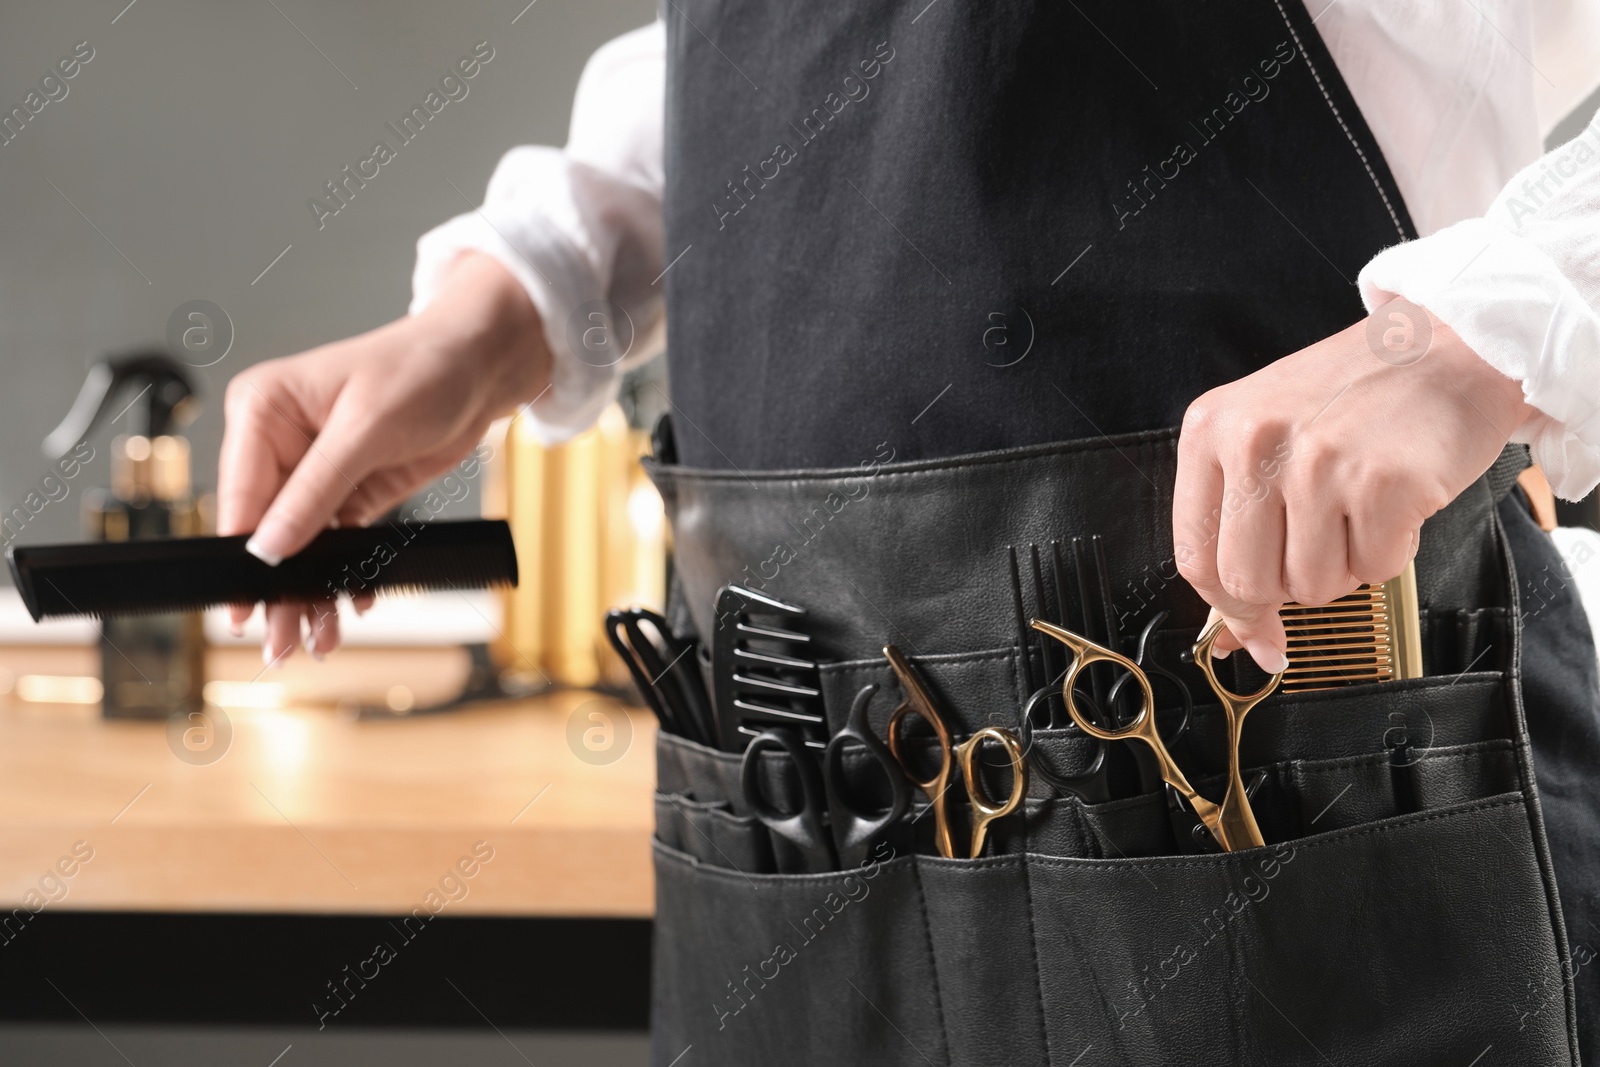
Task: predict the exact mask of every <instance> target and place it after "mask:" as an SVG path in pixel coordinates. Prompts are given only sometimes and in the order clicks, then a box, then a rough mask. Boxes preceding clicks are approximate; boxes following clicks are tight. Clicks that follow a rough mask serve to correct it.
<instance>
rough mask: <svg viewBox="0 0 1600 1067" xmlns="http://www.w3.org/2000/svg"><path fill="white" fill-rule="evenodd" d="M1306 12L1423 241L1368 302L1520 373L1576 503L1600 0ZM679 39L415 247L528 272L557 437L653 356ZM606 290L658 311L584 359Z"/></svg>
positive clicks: (607, 71)
mask: <svg viewBox="0 0 1600 1067" xmlns="http://www.w3.org/2000/svg"><path fill="white" fill-rule="evenodd" d="M1307 6H1308V8H1309V9H1310V11H1311V12H1312V14H1313V16H1314V18H1315V23H1316V27H1317V30H1318V32H1319V33H1320V34H1321V35H1322V38H1323V40H1324V42H1326V44H1327V46H1328V50H1329V52H1330V53H1331V54H1332V55H1333V58H1334V61H1335V63H1336V64H1337V65H1338V67H1339V72H1340V73H1341V74H1342V75H1343V77H1344V80H1345V83H1346V84H1347V85H1348V86H1349V88H1350V93H1351V95H1352V96H1354V97H1355V100H1356V103H1357V105H1359V106H1360V108H1361V112H1362V115H1363V117H1364V118H1365V119H1366V121H1367V125H1368V126H1369V127H1370V128H1371V130H1372V134H1373V136H1374V138H1376V140H1377V142H1378V146H1379V148H1381V149H1382V151H1383V154H1384V158H1385V160H1386V161H1387V162H1388V164H1389V169H1390V171H1391V172H1392V173H1393V174H1394V178H1395V181H1396V183H1397V184H1398V186H1399V188H1400V193H1401V195H1402V196H1403V197H1404V198H1405V202H1406V207H1407V208H1408V209H1409V211H1410V213H1411V218H1412V220H1413V221H1414V222H1415V224H1416V228H1417V232H1418V233H1419V234H1420V235H1421V236H1420V237H1419V239H1417V240H1415V241H1410V242H1407V243H1404V244H1400V245H1397V246H1395V247H1393V248H1389V249H1386V250H1384V251H1383V252H1380V253H1379V254H1378V255H1377V256H1375V257H1374V258H1373V260H1372V261H1371V262H1370V263H1368V264H1367V266H1366V267H1365V269H1363V270H1362V271H1361V275H1360V279H1359V284H1360V288H1361V295H1362V298H1363V300H1364V301H1365V302H1366V305H1367V307H1368V309H1369V310H1370V309H1372V308H1373V307H1376V306H1377V305H1379V304H1382V303H1384V302H1385V301H1386V300H1388V299H1389V298H1391V297H1392V296H1403V297H1405V298H1406V299H1408V300H1410V301H1412V302H1413V303H1416V304H1419V305H1421V306H1423V307H1426V308H1427V309H1428V310H1429V311H1431V312H1433V314H1435V315H1436V316H1438V317H1439V318H1440V319H1441V320H1443V321H1444V322H1446V323H1448V324H1449V325H1450V326H1451V327H1452V328H1453V329H1455V330H1456V332H1457V333H1458V334H1460V335H1461V337H1462V339H1463V340H1464V341H1466V343H1467V344H1468V345H1470V346H1471V347H1472V349H1473V350H1474V351H1476V352H1477V353H1478V354H1479V355H1480V356H1481V357H1482V358H1483V359H1484V360H1486V361H1487V362H1488V363H1489V364H1490V365H1491V366H1493V367H1495V368H1496V369H1498V370H1499V371H1501V372H1502V373H1504V374H1505V375H1507V376H1508V377H1510V378H1512V379H1515V380H1517V381H1520V382H1521V383H1522V385H1523V393H1524V396H1525V397H1526V399H1527V401H1528V403H1529V404H1530V405H1531V406H1532V407H1533V408H1535V409H1536V412H1535V414H1534V415H1533V416H1532V417H1531V418H1530V419H1529V420H1528V421H1527V422H1526V423H1524V424H1523V425H1522V426H1521V427H1518V428H1517V430H1516V432H1515V433H1514V434H1513V436H1512V439H1513V440H1516V441H1525V442H1527V443H1528V444H1530V445H1531V446H1532V449H1533V457H1534V460H1535V461H1536V462H1538V463H1539V464H1540V465H1541V466H1542V467H1543V468H1544V470H1545V473H1546V475H1547V476H1548V477H1549V479H1550V482H1551V485H1552V486H1553V487H1554V488H1555V490H1556V492H1557V493H1559V494H1561V495H1562V496H1564V497H1568V498H1570V499H1578V498H1579V497H1582V496H1583V495H1584V494H1586V493H1587V492H1588V491H1589V490H1590V489H1592V488H1594V486H1595V485H1596V484H1597V483H1600V117H1597V119H1596V120H1595V121H1593V122H1591V123H1590V125H1589V126H1588V128H1587V129H1586V130H1585V131H1584V132H1583V133H1582V134H1581V135H1579V136H1578V137H1577V138H1576V139H1575V140H1573V141H1572V142H1570V143H1568V144H1567V145H1565V146H1562V147H1561V148H1558V149H1556V150H1555V151H1553V152H1551V153H1549V155H1547V156H1544V157H1543V158H1541V157H1540V148H1541V145H1542V143H1543V138H1544V136H1545V135H1546V133H1547V132H1548V131H1549V130H1550V129H1551V128H1552V127H1553V126H1554V125H1555V123H1556V122H1558V121H1559V120H1560V119H1561V118H1562V117H1564V116H1565V115H1566V114H1567V113H1568V112H1569V111H1570V110H1571V109H1572V108H1573V107H1574V106H1576V105H1577V103H1578V102H1579V101H1581V100H1583V99H1584V98H1585V97H1586V96H1587V95H1588V94H1589V93H1590V92H1591V91H1592V90H1593V89H1594V88H1595V86H1596V85H1597V84H1600V0H1332V2H1329V0H1307ZM665 50H666V35H665V30H664V27H663V25H662V23H661V22H659V21H657V22H655V23H653V24H651V25H649V26H646V27H643V28H641V29H638V30H634V31H633V32H631V33H627V34H624V35H623V36H621V37H619V38H617V39H616V40H614V41H611V42H609V43H607V44H606V45H604V46H602V47H601V48H600V49H599V50H598V51H597V52H595V54H594V55H593V57H591V58H590V60H589V63H588V66H587V67H586V68H585V69H584V72H583V76H582V77H581V79H580V80H579V82H578V90H577V96H576V99H575V100H574V102H573V108H572V125H571V129H570V131H569V134H568V141H567V146H566V148H564V149H557V148H542V147H532V146H524V147H520V148H515V149H512V150H511V151H510V152H508V153H507V154H506V156H505V157H504V158H503V159H502V160H501V161H500V164H499V166H498V167H496V169H495V172H494V175H493V177H491V178H490V180H489V188H488V192H487V195H486V197H485V201H484V205H483V207H482V208H481V209H479V210H476V211H473V212H471V213H468V214H465V215H460V216H458V217H456V218H454V219H451V220H450V221H449V222H446V223H444V224H443V225H441V226H439V227H437V228H436V229H434V230H431V231H430V232H428V233H427V234H425V235H424V236H423V237H422V239H421V240H420V241H419V242H418V243H417V266H416V272H415V275H414V278H413V294H414V295H413V300H412V311H413V312H415V311H417V310H419V309H420V308H421V307H423V306H424V305H425V304H427V302H428V301H429V300H430V299H432V297H433V294H434V293H435V291H436V290H437V287H438V283H439V280H440V278H441V277H442V276H443V274H444V272H445V270H446V269H447V267H448V266H449V264H450V263H451V261H452V260H453V259H454V258H455V257H456V256H457V255H458V254H459V253H461V252H462V251H464V250H467V249H477V250H479V251H482V252H485V253H487V254H489V255H491V256H493V257H495V258H496V259H497V260H499V262H501V263H502V264H504V265H505V267H506V268H507V269H508V270H510V271H511V272H512V274H514V275H515V276H516V277H517V278H518V279H519V280H520V281H521V282H522V284H523V285H524V286H525V287H526V288H527V290H528V294H529V296H530V297H531V298H532V299H533V302H534V306H535V307H537V308H538V310H539V313H540V315H541V316H542V317H543V319H544V324H545V333H546V336H547V339H548V341H549V343H550V349H551V352H552V353H553V354H554V365H553V368H552V381H551V386H550V388H549V389H548V390H547V391H546V392H545V393H544V394H543V395H542V396H540V397H539V398H538V399H537V400H536V401H535V402H534V403H533V404H532V405H531V408H530V411H529V414H530V415H531V416H532V418H533V423H534V429H535V431H536V432H537V433H538V434H539V435H540V437H542V438H543V439H544V440H546V441H549V442H554V441H559V440H562V439H564V438H566V437H570V436H571V435H572V434H574V433H576V432H578V431H579V430H582V429H583V428H584V427H586V426H588V425H589V424H590V423H592V422H593V421H594V420H595V418H596V417H597V416H598V415H599V413H600V411H601V410H602V409H604V407H605V406H606V404H608V403H609V402H610V401H611V399H612V398H613V397H614V396H615V394H616V389H617V383H618V381H619V380H620V378H621V375H622V372H623V371H624V370H626V369H627V368H628V367H630V366H635V365H637V364H638V363H640V362H642V361H643V360H645V359H647V358H649V357H650V356H651V355H653V354H654V353H655V352H656V351H657V350H659V339H660V337H661V329H660V327H661V316H662V313H663V309H662V301H661V287H660V285H659V284H657V282H658V279H659V277H660V275H661V272H662V270H663V268H665V267H666V266H667V264H666V263H665V262H663V259H664V256H663V248H662V216H661V203H662V189H663V176H662V153H661V148H662V120H663V96H664V87H665V71H666V59H665ZM602 299H609V300H611V301H613V302H614V303H616V304H619V305H622V306H624V307H627V308H629V309H630V310H632V311H633V312H634V314H635V318H636V319H638V318H640V317H643V318H644V319H646V320H647V321H644V322H639V321H636V322H635V324H634V325H635V330H636V333H637V335H638V336H639V337H640V338H641V339H642V342H636V343H635V345H634V347H633V351H632V352H631V354H630V355H629V357H628V358H627V359H625V360H623V361H622V362H621V363H619V364H616V365H614V366H610V367H596V366H593V365H592V364H591V363H588V362H585V361H583V360H581V359H578V358H577V357H576V356H575V355H574V354H573V353H572V350H571V348H570V346H569V344H568V342H567V337H566V333H567V322H568V319H569V317H570V316H571V315H572V313H573V311H574V309H576V308H578V307H579V306H580V305H582V304H585V303H587V302H589V301H594V300H602ZM652 342H653V343H652Z"/></svg>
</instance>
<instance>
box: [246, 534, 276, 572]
mask: <svg viewBox="0 0 1600 1067" xmlns="http://www.w3.org/2000/svg"><path fill="white" fill-rule="evenodd" d="M282 542H283V538H282V535H281V534H279V533H278V528H277V527H276V526H272V525H267V526H263V527H262V528H261V529H259V530H257V531H256V532H255V533H253V534H251V535H250V540H248V541H246V542H245V543H244V550H245V551H246V552H248V553H250V554H251V555H252V556H254V557H255V558H256V559H259V560H260V561H261V562H262V563H265V564H266V565H267V566H269V567H276V566H277V565H278V564H280V563H282V562H283V552H282V551H280V549H279V546H280V545H281V544H282Z"/></svg>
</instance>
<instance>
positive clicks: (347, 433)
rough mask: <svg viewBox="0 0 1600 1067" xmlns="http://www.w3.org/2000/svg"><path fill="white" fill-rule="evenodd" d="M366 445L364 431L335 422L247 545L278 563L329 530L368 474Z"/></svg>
mask: <svg viewBox="0 0 1600 1067" xmlns="http://www.w3.org/2000/svg"><path fill="white" fill-rule="evenodd" d="M363 444H364V442H362V441H361V440H360V439H359V436H358V431H355V430H354V429H353V428H351V427H349V426H348V425H347V424H345V423H343V422H342V421H338V420H329V422H328V424H327V425H326V426H325V427H323V429H322V432H321V433H319V434H317V437H316V440H314V441H312V442H311V447H310V448H308V449H306V453H305V455H303V456H301V457H300V462H299V463H298V464H296V465H295V468H294V471H293V472H292V473H291V474H290V475H289V479H288V481H286V482H285V483H284V485H283V488H282V489H280V490H279V491H278V495H277V496H276V497H275V498H274V499H273V501H272V503H271V505H269V506H268V508H267V510H266V513H265V514H264V515H262V516H261V521H260V522H259V523H258V524H257V525H256V530H255V533H254V534H252V535H251V537H250V540H249V541H248V542H246V543H245V548H246V549H248V550H249V552H250V554H251V555H253V556H256V557H257V558H259V559H260V560H262V561H263V562H265V563H268V564H270V565H272V566H274V567H276V566H277V565H278V564H279V563H281V562H283V560H284V559H286V558H288V557H289V556H292V555H294V554H295V553H296V552H298V551H300V550H301V549H302V548H304V547H306V545H307V544H308V543H309V542H310V541H311V539H312V538H313V537H315V536H316V535H317V534H319V533H321V532H322V531H323V530H324V529H325V528H327V527H328V526H329V525H330V524H331V523H332V521H333V517H334V516H335V515H336V514H337V513H338V511H339V508H340V506H342V505H343V504H344V502H345V500H346V498H348V497H349V496H350V494H351V493H353V492H355V491H356V486H357V485H359V484H360V481H361V479H362V478H364V477H365V476H366V475H367V473H368V468H369V467H370V463H369V461H368V458H367V456H366V455H365V452H366V449H365V448H364V447H363Z"/></svg>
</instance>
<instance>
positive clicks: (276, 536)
mask: <svg viewBox="0 0 1600 1067" xmlns="http://www.w3.org/2000/svg"><path fill="white" fill-rule="evenodd" d="M549 366H550V354H549V349H548V347H547V346H546V344H545V341H544V333H543V330H542V328H541V325H540V320H539V314H538V312H537V311H536V310H535V309H534V307H533V304H532V302H531V301H530V300H529V299H528V296H527V293H526V292H525V291H524V290H523V288H522V286H521V285H520V284H519V283H518V282H517V280H516V279H515V278H513V277H512V276H511V274H510V273H509V272H508V271H506V270H505V268H503V267H502V266H500V265H499V264H498V263H496V262H495V261H494V260H492V259H490V258H489V257H487V256H484V255H481V254H478V253H468V254H466V255H463V256H462V257H461V258H460V259H459V260H457V261H456V264H455V266H454V267H453V269H452V270H451V272H450V275H449V277H448V278H447V279H446V281H445V285H444V287H443V289H442V290H441V291H440V293H439V295H438V296H437V298H436V299H435V300H434V301H433V302H432V303H431V304H430V305H429V306H428V307H427V308H426V309H425V310H424V311H422V312H421V313H420V314H417V315H414V316H409V317H407V318H403V319H399V320H397V321H395V322H392V323H389V324H388V325H387V326H382V327H380V328H378V329H376V330H373V331H372V332H371V333H365V334H361V335H360V336H357V337H352V338H350V339H348V340H345V341H339V342H336V343H334V344H330V345H324V346H323V347H321V348H314V349H312V350H311V351H309V352H303V353H301V354H300V355H297V356H290V357H287V358H284V359H275V360H270V361H268V362H265V363H261V364H258V365H256V366H254V367H251V368H250V369H248V370H246V371H243V372H241V373H240V374H239V375H237V376H236V377H235V378H234V379H233V381H231V382H230V383H229V384H228V395H227V429H226V432H225V433H224V435H223V439H222V458H221V467H220V470H219V472H218V477H217V483H218V486H217V531H218V533H220V534H223V535H228V534H238V533H246V532H250V531H254V535H253V536H252V537H251V538H250V541H249V548H250V551H251V552H253V553H254V554H255V555H257V556H259V557H261V558H262V559H263V560H265V561H267V562H268V563H271V564H273V565H276V564H277V563H278V562H279V561H280V560H282V559H284V558H285V557H287V556H291V555H293V554H294V553H296V552H298V551H299V550H300V549H302V548H304V547H305V546H306V543H307V542H309V541H310V540H311V539H312V538H313V537H314V536H316V534H317V533H318V532H319V531H321V530H323V529H324V528H326V527H328V526H330V525H335V524H339V525H351V524H356V525H361V524H365V523H368V522H371V521H372V520H373V519H375V518H377V517H378V516H380V515H382V514H383V513H384V512H385V511H387V510H388V509H389V508H391V507H393V506H394V505H396V504H398V503H400V502H401V501H403V500H405V498H406V497H407V496H408V495H410V493H411V492H412V491H413V490H415V489H417V488H418V487H419V486H422V485H424V484H426V483H427V482H429V481H430V480H432V479H433V478H435V477H437V476H438V475H440V474H442V473H444V472H445V471H447V470H449V469H450V467H452V466H453V465H454V464H455V463H456V462H458V461H459V460H460V459H461V458H462V457H463V456H465V455H466V454H467V453H468V452H470V451H471V450H472V448H473V447H474V446H475V445H476V444H477V442H478V439H479V438H480V437H481V436H482V435H483V432H484V430H485V429H486V428H487V427H488V425H489V423H490V422H491V421H492V420H493V419H494V418H496V417H497V416H499V415H502V414H505V413H508V412H510V411H512V410H514V409H515V407H516V406H517V405H518V404H521V403H525V402H527V401H529V400H531V399H533V398H534V397H535V396H536V395H537V394H538V392H539V390H540V389H542V388H544V385H545V383H546V382H547V381H548V376H549ZM251 610H252V609H251V608H249V607H236V608H234V609H232V615H233V623H234V626H235V627H236V628H237V627H239V626H241V625H243V623H244V621H245V620H246V619H248V618H249V617H250V612H251ZM302 617H304V618H305V619H307V620H308V621H309V623H310V630H311V633H310V636H309V637H308V638H307V642H306V643H307V648H308V649H309V650H310V651H311V652H312V654H313V655H316V656H318V657H320V656H322V655H323V654H325V653H327V652H329V651H331V650H333V649H334V648H336V647H337V646H338V643H339V628H338V616H337V615H336V614H335V613H334V611H333V610H332V605H331V604H330V603H327V602H324V603H320V604H274V605H269V606H268V607H267V608H266V623H267V634H266V643H265V645H264V646H263V648H262V654H263V656H264V658H265V659H266V660H267V662H268V663H277V662H281V661H282V660H283V659H284V658H286V657H287V656H288V655H289V654H290V653H291V652H292V651H293V650H294V648H295V647H296V646H297V645H298V644H299V643H300V621H301V618H302Z"/></svg>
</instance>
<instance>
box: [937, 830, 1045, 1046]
mask: <svg viewBox="0 0 1600 1067" xmlns="http://www.w3.org/2000/svg"><path fill="white" fill-rule="evenodd" d="M1026 862H1027V858H1026V857H1025V856H1023V855H1015V856H1001V857H996V858H992V859H980V860H945V859H936V858H930V857H927V856H918V857H917V866H918V868H919V870H920V871H921V875H922V886H923V891H924V893H925V894H926V899H927V913H928V932H929V940H930V942H931V944H932V948H933V962H934V969H935V977H936V978H937V979H938V988H939V995H940V998H941V1000H942V1002H943V1005H944V1010H943V1016H944V1032H945V1039H946V1040H947V1041H948V1043H949V1049H950V1060H949V1062H950V1063H952V1064H984V1063H993V1064H1008V1065H1009V1064H1024V1063H1029V1064H1031V1063H1047V1062H1049V1060H1048V1058H1047V1056H1046V1050H1045V1026H1044V1007H1043V1004H1042V1003H1041V1001H1040V998H1039V996H1038V989H1037V986H1036V984H1035V982H1034V978H1035V975H1036V974H1037V969H1036V967H1035V964H1034V945H1033V912H1032V907H1031V904H1030V901H1029V896H1030V893H1029V884H1028V872H1027V868H1026ZM935 1062H940V1061H935Z"/></svg>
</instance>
